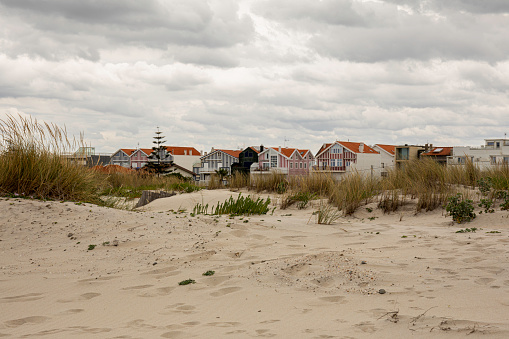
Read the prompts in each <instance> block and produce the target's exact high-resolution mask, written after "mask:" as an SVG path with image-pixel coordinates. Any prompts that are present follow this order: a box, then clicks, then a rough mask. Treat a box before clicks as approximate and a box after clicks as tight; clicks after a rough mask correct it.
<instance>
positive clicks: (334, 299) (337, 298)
mask: <svg viewBox="0 0 509 339" xmlns="http://www.w3.org/2000/svg"><path fill="white" fill-rule="evenodd" d="M319 299H320V300H323V301H327V302H330V303H340V304H346V303H347V302H348V301H346V300H345V297H343V296H341V295H335V296H330V297H321V298H319Z"/></svg>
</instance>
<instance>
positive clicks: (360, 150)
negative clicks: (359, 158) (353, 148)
mask: <svg viewBox="0 0 509 339" xmlns="http://www.w3.org/2000/svg"><path fill="white" fill-rule="evenodd" d="M359 153H364V143H363V142H361V143H360V144H359Z"/></svg>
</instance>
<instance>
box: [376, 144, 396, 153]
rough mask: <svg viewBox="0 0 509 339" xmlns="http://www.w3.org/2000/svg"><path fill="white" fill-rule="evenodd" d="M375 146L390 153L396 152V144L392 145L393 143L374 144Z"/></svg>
mask: <svg viewBox="0 0 509 339" xmlns="http://www.w3.org/2000/svg"><path fill="white" fill-rule="evenodd" d="M375 146H378V147H380V148H381V149H383V150H384V151H386V152H387V153H389V154H390V155H395V154H396V146H394V145H383V144H375Z"/></svg>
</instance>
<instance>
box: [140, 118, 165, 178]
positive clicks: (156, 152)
mask: <svg viewBox="0 0 509 339" xmlns="http://www.w3.org/2000/svg"><path fill="white" fill-rule="evenodd" d="M162 133H163V132H161V131H160V130H159V126H158V127H157V132H155V136H154V137H153V138H154V141H152V143H153V144H154V146H153V147H152V153H151V154H150V155H149V156H148V157H149V159H150V160H153V161H149V162H148V163H147V164H146V165H145V168H146V169H148V170H149V171H152V172H155V173H157V174H158V175H159V174H160V173H163V172H164V170H165V169H166V168H168V167H169V166H170V165H169V164H168V163H164V162H161V160H164V159H165V158H166V157H167V153H168V151H167V150H166V146H164V143H165V142H166V140H163V139H164V135H161V134H162Z"/></svg>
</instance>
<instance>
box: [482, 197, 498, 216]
mask: <svg viewBox="0 0 509 339" xmlns="http://www.w3.org/2000/svg"><path fill="white" fill-rule="evenodd" d="M491 206H493V200H491V199H481V202H480V203H479V207H482V208H484V213H493V212H495V210H494V209H493V208H491ZM482 212H483V211H481V212H479V213H482Z"/></svg>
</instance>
